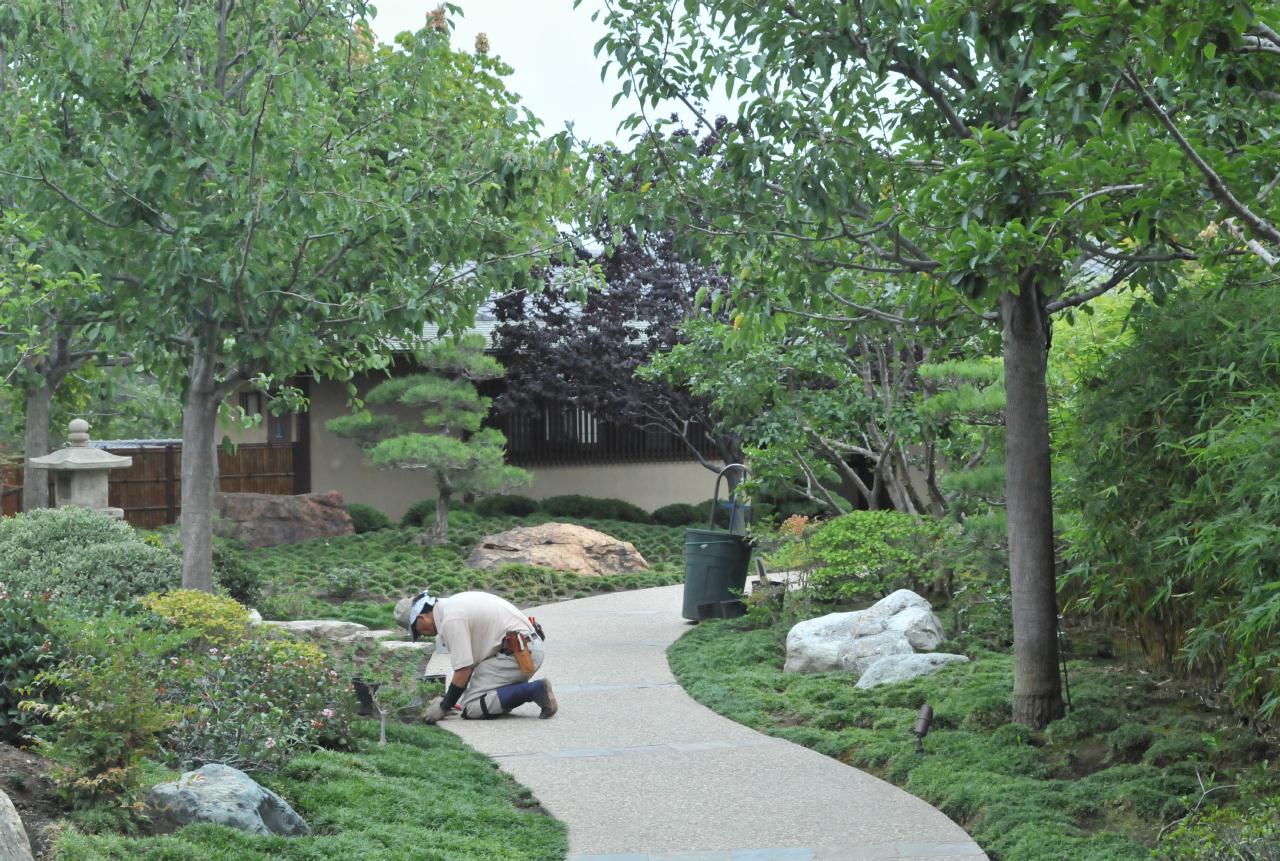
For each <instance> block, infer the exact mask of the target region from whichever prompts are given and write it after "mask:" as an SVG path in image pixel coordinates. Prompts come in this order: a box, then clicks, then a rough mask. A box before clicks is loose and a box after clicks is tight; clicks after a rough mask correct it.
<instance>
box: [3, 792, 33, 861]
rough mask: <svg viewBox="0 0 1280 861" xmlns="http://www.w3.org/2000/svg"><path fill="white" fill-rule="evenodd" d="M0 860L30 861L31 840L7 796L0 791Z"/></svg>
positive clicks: (16, 810)
mask: <svg viewBox="0 0 1280 861" xmlns="http://www.w3.org/2000/svg"><path fill="white" fill-rule="evenodd" d="M0 861H31V841H29V840H28V839H27V829H26V828H24V827H23V826H22V817H20V816H18V809H17V808H16V807H14V806H13V801H11V800H10V798H9V796H7V795H5V794H4V792H3V791H0Z"/></svg>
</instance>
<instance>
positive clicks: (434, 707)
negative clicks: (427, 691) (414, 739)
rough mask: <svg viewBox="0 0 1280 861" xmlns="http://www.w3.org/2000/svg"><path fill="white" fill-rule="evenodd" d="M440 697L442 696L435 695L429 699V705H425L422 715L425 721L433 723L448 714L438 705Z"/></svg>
mask: <svg viewBox="0 0 1280 861" xmlns="http://www.w3.org/2000/svg"><path fill="white" fill-rule="evenodd" d="M441 699H442V697H436V698H435V699H434V700H432V701H431V705H430V706H428V707H427V711H426V713H425V714H423V716H422V719H423V720H424V721H426V722H427V723H435V722H436V721H439V720H443V719H444V717H445V715H446V714H448V712H446V711H445V710H444V707H443V706H441V705H440V700H441Z"/></svg>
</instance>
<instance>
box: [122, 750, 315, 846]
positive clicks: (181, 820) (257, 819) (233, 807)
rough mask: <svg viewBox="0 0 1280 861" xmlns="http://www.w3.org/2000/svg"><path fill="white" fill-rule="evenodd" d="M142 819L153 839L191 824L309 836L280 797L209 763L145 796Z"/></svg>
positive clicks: (239, 774)
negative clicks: (148, 823) (147, 821)
mask: <svg viewBox="0 0 1280 861" xmlns="http://www.w3.org/2000/svg"><path fill="white" fill-rule="evenodd" d="M146 808H147V814H148V816H149V817H150V818H151V829H152V831H153V832H154V833H156V834H169V833H171V832H173V831H176V830H178V829H179V828H181V827H183V826H184V825H190V824H191V823H193V822H213V823H216V824H218V825H225V826H227V827H229V828H235V829H237V830H239V831H247V832H248V833H250V834H264V835H265V834H278V835H281V836H284V837H297V836H300V835H303V834H309V833H311V829H310V828H309V827H308V826H307V823H306V822H305V821H303V819H302V817H301V816H299V815H298V814H297V813H295V812H294V810H293V808H292V807H290V806H289V805H288V803H286V802H285V800H284V799H282V798H281V797H280V796H278V795H276V794H275V793H274V792H272V791H271V790H269V789H266V788H264V787H262V786H259V785H258V784H257V783H255V782H254V781H253V779H252V778H250V777H249V775H247V774H245V773H244V772H243V771H240V770H239V769H235V768H231V767H230V766H227V765H219V764H216V763H211V764H209V765H206V766H204V767H202V768H199V769H197V770H196V771H189V772H187V773H186V774H184V775H182V777H180V778H179V779H178V780H176V781H174V782H172V783H161V784H158V785H157V786H156V787H154V788H153V789H152V790H151V792H150V793H149V794H148V795H147V801H146Z"/></svg>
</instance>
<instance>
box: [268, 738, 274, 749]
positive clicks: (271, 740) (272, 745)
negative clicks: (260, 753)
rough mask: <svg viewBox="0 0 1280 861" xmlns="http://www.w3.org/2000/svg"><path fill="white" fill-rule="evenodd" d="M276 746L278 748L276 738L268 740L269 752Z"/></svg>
mask: <svg viewBox="0 0 1280 861" xmlns="http://www.w3.org/2000/svg"><path fill="white" fill-rule="evenodd" d="M275 746H276V740H275V739H274V738H269V739H267V744H266V748H267V750H271V748H273V747H275Z"/></svg>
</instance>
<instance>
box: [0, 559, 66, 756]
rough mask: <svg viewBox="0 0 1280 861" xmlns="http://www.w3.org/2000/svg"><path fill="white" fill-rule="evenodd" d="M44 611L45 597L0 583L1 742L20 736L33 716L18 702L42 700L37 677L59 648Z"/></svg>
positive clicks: (49, 666) (46, 604) (13, 739)
mask: <svg viewBox="0 0 1280 861" xmlns="http://www.w3.org/2000/svg"><path fill="white" fill-rule="evenodd" d="M47 615H48V602H47V601H46V600H45V599H44V598H42V597H40V596H31V595H11V594H10V593H9V592H8V591H7V590H6V587H5V585H4V584H3V583H0V742H5V743H7V744H16V743H18V742H21V741H22V740H23V737H24V736H25V735H26V734H27V732H28V730H29V729H30V727H31V725H32V724H33V723H34V722H35V719H36V718H35V716H34V715H33V714H32V712H31V711H30V710H29V709H21V708H19V707H18V704H19V703H20V702H22V701H23V700H34V701H41V700H43V698H44V694H45V693H46V691H45V688H46V685H44V684H41V683H39V682H37V677H38V675H39V674H40V673H41V672H42V671H43V670H46V669H50V668H51V667H52V666H53V665H54V663H55V662H56V661H57V659H58V651H59V650H58V648H57V646H56V644H55V642H54V639H53V634H52V632H50V630H49V627H48V625H47V624H46V617H47Z"/></svg>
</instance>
